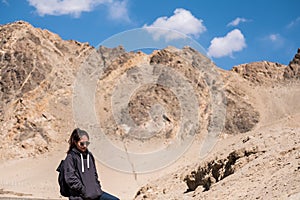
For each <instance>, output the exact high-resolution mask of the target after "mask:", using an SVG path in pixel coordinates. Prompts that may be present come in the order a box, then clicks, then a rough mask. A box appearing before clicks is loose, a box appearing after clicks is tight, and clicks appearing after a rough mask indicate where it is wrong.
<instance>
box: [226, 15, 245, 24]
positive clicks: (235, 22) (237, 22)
mask: <svg viewBox="0 0 300 200" xmlns="http://www.w3.org/2000/svg"><path fill="white" fill-rule="evenodd" d="M247 21H249V20H247V19H245V18H240V17H237V18H236V19H235V20H233V21H231V22H230V23H228V24H227V26H237V25H239V24H240V23H242V22H247Z"/></svg>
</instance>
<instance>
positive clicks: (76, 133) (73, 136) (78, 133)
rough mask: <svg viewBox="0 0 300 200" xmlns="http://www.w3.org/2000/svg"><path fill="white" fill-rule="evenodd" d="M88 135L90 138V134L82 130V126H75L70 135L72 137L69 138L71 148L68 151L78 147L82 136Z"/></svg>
mask: <svg viewBox="0 0 300 200" xmlns="http://www.w3.org/2000/svg"><path fill="white" fill-rule="evenodd" d="M84 135H85V136H86V137H87V138H88V139H90V137H89V134H88V133H87V132H86V131H84V130H81V129H80V128H75V129H74V130H73V132H72V134H71V136H70V139H69V141H68V142H69V150H68V152H67V153H70V152H71V150H72V149H73V148H75V147H76V143H77V142H78V141H79V140H80V139H81V138H82V136H84Z"/></svg>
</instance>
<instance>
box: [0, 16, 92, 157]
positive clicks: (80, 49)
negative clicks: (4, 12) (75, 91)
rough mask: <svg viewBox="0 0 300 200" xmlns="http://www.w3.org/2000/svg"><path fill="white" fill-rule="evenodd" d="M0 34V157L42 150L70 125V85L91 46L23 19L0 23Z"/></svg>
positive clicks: (63, 136)
mask: <svg viewBox="0 0 300 200" xmlns="http://www.w3.org/2000/svg"><path fill="white" fill-rule="evenodd" d="M0 34H1V37H0V50H1V51H0V66H1V75H0V112H1V115H0V116H1V117H0V123H1V136H2V138H3V144H2V145H1V149H0V150H1V152H2V153H1V157H3V158H7V157H8V158H9V157H20V156H21V157H23V156H28V155H36V154H39V153H43V152H45V151H48V150H49V148H51V147H53V144H55V143H57V142H59V141H60V140H65V139H66V137H65V134H66V132H67V131H69V128H70V127H71V126H72V124H73V121H72V114H71V112H72V108H71V94H72V84H73V81H74V77H75V75H76V70H77V68H78V63H80V62H81V61H82V59H84V56H85V55H86V54H88V52H89V51H90V49H91V48H92V47H90V46H89V45H87V44H81V43H78V42H76V41H63V40H62V39H61V38H60V37H59V36H58V35H56V34H53V33H51V32H49V31H47V30H41V29H36V28H34V27H32V26H31V25H30V24H28V23H26V22H23V21H19V22H16V23H12V24H7V25H4V26H1V27H0ZM8 149H9V150H8Z"/></svg>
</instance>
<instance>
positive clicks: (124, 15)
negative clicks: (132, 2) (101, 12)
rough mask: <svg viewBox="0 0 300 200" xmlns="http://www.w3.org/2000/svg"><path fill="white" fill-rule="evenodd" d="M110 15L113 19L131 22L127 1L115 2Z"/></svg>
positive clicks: (112, 4) (110, 8)
mask: <svg viewBox="0 0 300 200" xmlns="http://www.w3.org/2000/svg"><path fill="white" fill-rule="evenodd" d="M109 15H110V17H111V18H112V19H122V20H124V21H128V22H129V21H130V19H129V15H128V9H127V1H115V2H112V3H111V4H110V6H109Z"/></svg>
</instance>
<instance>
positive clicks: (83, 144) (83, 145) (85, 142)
mask: <svg viewBox="0 0 300 200" xmlns="http://www.w3.org/2000/svg"><path fill="white" fill-rule="evenodd" d="M89 144H90V142H89V139H88V137H87V136H86V135H84V136H82V137H81V138H80V140H79V141H78V142H77V143H76V147H77V148H78V150H79V151H81V152H85V151H86V150H87V147H88V146H89Z"/></svg>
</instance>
